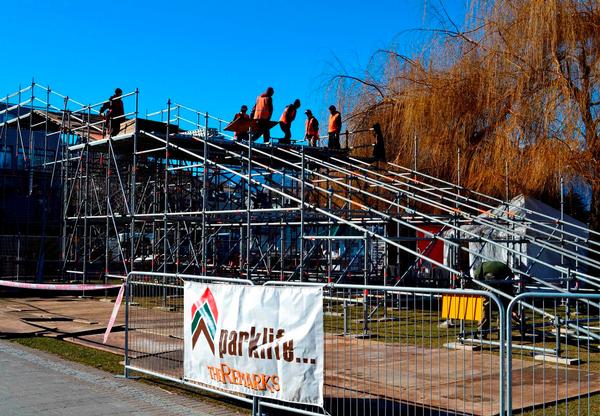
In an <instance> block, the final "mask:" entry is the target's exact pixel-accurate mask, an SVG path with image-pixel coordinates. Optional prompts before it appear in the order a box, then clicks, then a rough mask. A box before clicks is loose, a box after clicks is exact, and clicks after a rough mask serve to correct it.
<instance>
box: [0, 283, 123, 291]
mask: <svg viewBox="0 0 600 416" xmlns="http://www.w3.org/2000/svg"><path fill="white" fill-rule="evenodd" d="M0 286H7V287H17V288H20V289H38V290H65V291H83V290H106V289H115V288H117V287H121V286H122V285H78V284H74V285H73V284H48V283H24V282H14V281H11V280H0Z"/></svg>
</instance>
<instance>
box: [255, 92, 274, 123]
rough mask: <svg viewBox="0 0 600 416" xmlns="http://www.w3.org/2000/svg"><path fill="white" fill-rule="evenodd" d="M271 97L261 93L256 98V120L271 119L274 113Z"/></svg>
mask: <svg viewBox="0 0 600 416" xmlns="http://www.w3.org/2000/svg"><path fill="white" fill-rule="evenodd" d="M270 102H271V97H268V96H266V95H259V96H258V97H257V98H256V106H255V107H254V120H270V119H271V115H272V113H273V109H272V108H271V107H272V106H271V105H269V103H270Z"/></svg>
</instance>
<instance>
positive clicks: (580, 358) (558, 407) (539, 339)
mask: <svg viewBox="0 0 600 416" xmlns="http://www.w3.org/2000/svg"><path fill="white" fill-rule="evenodd" d="M599 301H600V294H597V293H596V294H581V293H548V292H545V293H539V292H531V293H523V294H521V295H519V296H517V297H515V299H514V300H513V301H512V302H511V303H510V305H509V306H508V310H507V325H506V328H507V342H508V345H511V344H513V343H514V345H517V344H518V345H519V347H518V348H514V349H511V348H509V349H508V350H507V361H506V362H507V385H508V386H511V388H509V389H508V390H507V398H506V401H507V403H508V404H509V405H508V407H507V410H508V414H509V415H512V414H522V413H523V411H522V410H521V409H526V411H527V412H526V414H530V415H545V414H561V415H596V414H599V413H600V398H599V396H598V395H597V393H598V392H600V351H599V349H598V343H599V339H600V337H599V336H600V325H599V323H600V309H599V304H598V302H599ZM511 315H515V316H519V317H520V323H519V324H517V325H516V326H515V325H514V324H513V326H511V323H510V321H511V318H510V317H511Z"/></svg>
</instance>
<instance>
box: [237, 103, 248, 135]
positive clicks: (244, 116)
mask: <svg viewBox="0 0 600 416" xmlns="http://www.w3.org/2000/svg"><path fill="white" fill-rule="evenodd" d="M247 111H248V107H247V106H246V105H243V106H242V107H241V108H240V112H239V113H237V114H236V115H235V116H233V121H235V120H237V119H240V118H241V119H242V120H250V116H249V115H248V114H246V113H247ZM234 137H235V140H237V141H238V142H239V141H240V140H248V137H249V136H248V132H247V131H243V132H242V131H240V132H237V131H236V132H235V133H234Z"/></svg>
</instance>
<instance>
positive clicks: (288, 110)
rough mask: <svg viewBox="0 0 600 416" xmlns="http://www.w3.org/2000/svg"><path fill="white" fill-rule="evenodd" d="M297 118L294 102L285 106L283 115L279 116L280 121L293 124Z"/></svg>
mask: <svg viewBox="0 0 600 416" xmlns="http://www.w3.org/2000/svg"><path fill="white" fill-rule="evenodd" d="M295 119H296V107H294V106H293V105H292V104H290V105H288V106H287V107H285V110H283V113H282V114H281V117H279V121H281V122H282V123H285V124H291V123H292V121H294V120H295Z"/></svg>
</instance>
